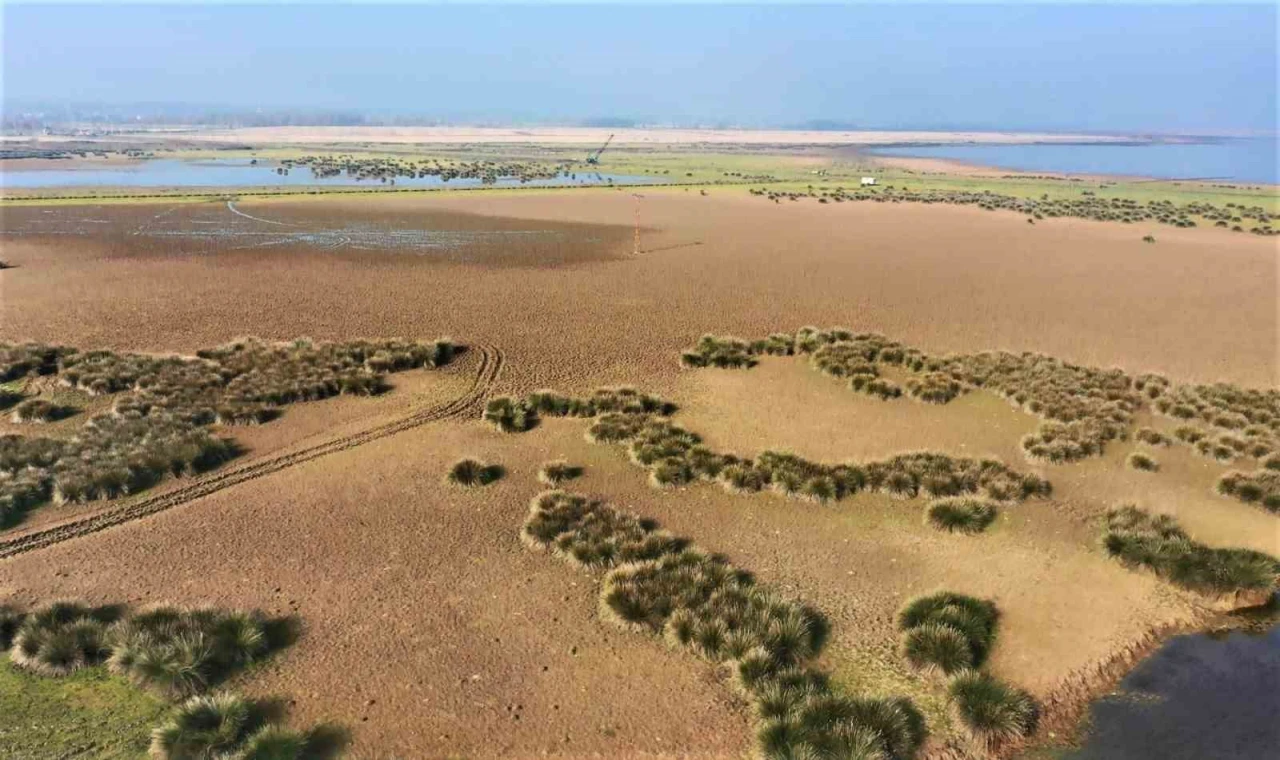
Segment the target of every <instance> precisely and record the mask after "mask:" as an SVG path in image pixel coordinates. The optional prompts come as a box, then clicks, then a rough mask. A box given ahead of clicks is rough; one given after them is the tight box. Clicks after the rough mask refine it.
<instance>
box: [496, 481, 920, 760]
mask: <svg viewBox="0 0 1280 760" xmlns="http://www.w3.org/2000/svg"><path fill="white" fill-rule="evenodd" d="M521 540H522V541H523V542H524V543H525V544H526V545H527V546H529V547H530V548H532V549H536V550H539V551H549V552H551V553H553V554H555V555H557V556H559V557H561V558H563V559H565V560H568V561H570V562H572V563H573V564H574V565H576V566H578V567H580V568H582V569H585V570H589V571H603V572H604V573H605V575H604V577H603V581H602V583H601V587H600V598H599V603H600V613H601V617H602V618H603V619H606V620H609V621H611V622H613V623H614V624H616V625H618V626H620V627H622V628H624V629H627V630H632V631H636V632H643V633H648V634H651V635H654V636H661V637H662V638H663V639H664V640H665V641H666V642H667V644H668V645H669V646H672V647H674V648H678V649H684V650H686V651H690V652H692V653H694V654H696V655H699V656H701V657H702V658H704V659H706V660H708V661H710V662H713V663H718V664H723V665H724V666H726V670H728V672H729V674H730V679H731V681H732V682H733V684H734V685H735V687H736V688H737V689H738V690H739V691H740V693H742V695H743V696H745V697H747V698H748V699H749V700H750V702H751V704H752V710H753V713H754V717H755V720H756V742H757V745H758V752H759V756H760V757H762V758H768V759H769V760H774V759H775V758H776V759H777V760H792V759H794V758H809V757H849V758H852V757H866V758H884V759H885V760H908V758H911V757H914V756H915V754H916V751H917V750H918V749H919V747H920V745H921V744H922V743H923V741H924V738H925V734H926V729H925V725H924V718H923V716H922V715H921V714H920V712H919V711H918V710H917V709H916V707H915V706H914V705H913V704H912V702H911V701H910V700H908V699H906V698H903V697H865V696H851V695H847V694H844V693H841V692H840V691H838V690H836V689H833V688H832V686H831V685H830V682H829V679H828V677H827V676H826V674H824V673H822V672H820V671H818V670H817V669H816V668H814V667H813V660H814V659H815V658H816V657H817V656H818V654H819V653H820V651H821V649H822V646H823V644H824V643H825V641H826V637H827V623H826V621H825V619H824V618H823V617H822V616H821V615H820V614H819V613H818V612H817V611H815V610H813V609H812V608H810V607H808V606H807V605H805V604H803V603H801V602H798V601H795V600H792V599H789V598H787V597H786V596H784V595H782V594H781V593H779V592H778V591H777V590H775V589H771V588H768V587H767V586H764V585H761V584H756V583H755V581H754V580H753V578H752V577H751V575H750V574H749V573H747V572H745V571H743V570H740V569H738V568H736V567H734V566H733V565H732V564H730V563H729V562H728V561H727V560H725V559H724V558H723V557H719V556H716V555H712V554H708V553H706V552H704V551H702V550H700V549H698V548H695V547H693V546H691V545H690V543H689V542H688V541H687V540H685V539H681V538H677V537H674V536H672V535H670V534H668V533H666V532H665V531H661V530H659V529H658V527H657V525H656V524H654V523H653V522H652V521H650V520H644V519H641V518H639V517H638V516H636V515H633V514H631V513H628V512H624V511H621V510H617V509H614V508H613V507H610V506H609V505H607V504H605V503H603V502H600V501H594V500H590V499H588V498H586V497H584V496H580V495H578V494H571V493H566V492H564V491H547V492H545V493H543V494H540V495H539V496H537V497H535V499H534V500H533V502H532V504H531V505H530V514H529V517H528V519H527V520H526V522H525V525H524V528H523V529H522V531H521Z"/></svg>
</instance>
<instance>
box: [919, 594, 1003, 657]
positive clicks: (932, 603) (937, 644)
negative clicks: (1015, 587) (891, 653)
mask: <svg viewBox="0 0 1280 760" xmlns="http://www.w3.org/2000/svg"><path fill="white" fill-rule="evenodd" d="M996 618H997V614H996V606H995V604H994V603H992V602H989V601H985V600H982V599H977V598H974V597H972V596H965V595H964V594H955V593H951V592H949V591H940V592H938V593H936V594H930V595H928V596H922V597H917V598H915V599H913V600H911V601H910V602H908V603H907V604H906V606H905V607H903V608H902V610H901V611H899V612H898V630H899V631H901V632H902V652H903V655H904V656H905V657H906V658H907V661H908V662H910V663H911V665H912V667H915V668H918V669H920V670H923V671H925V672H932V671H940V672H942V673H945V674H947V675H951V674H952V673H956V672H958V671H961V670H965V669H968V668H976V667H978V666H980V665H981V664H982V662H983V660H985V659H986V657H987V654H988V653H989V652H990V651H991V648H992V647H993V646H994V645H995V640H996Z"/></svg>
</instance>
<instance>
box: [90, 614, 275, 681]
mask: <svg viewBox="0 0 1280 760" xmlns="http://www.w3.org/2000/svg"><path fill="white" fill-rule="evenodd" d="M107 641H108V643H109V645H110V647H111V656H110V659H109V660H108V661H107V666H108V668H109V669H110V670H111V672H113V673H115V674H117V675H122V676H124V677H126V678H128V679H129V680H131V681H133V682H134V683H136V684H138V685H140V686H145V687H149V688H152V689H154V690H156V691H158V692H160V693H162V694H165V695H167V696H170V697H184V696H187V695H190V694H197V693H200V692H203V691H204V690H205V689H207V688H209V687H210V686H211V685H214V684H217V683H219V682H221V681H222V680H224V679H225V678H226V677H227V676H229V675H230V674H232V673H234V672H236V671H238V670H241V669H243V668H245V667H247V666H248V665H250V664H251V663H253V662H255V661H256V660H258V659H260V658H261V657H262V656H263V655H265V654H266V653H267V652H268V649H269V639H268V636H267V623H266V620H265V619H264V618H262V617H261V616H260V615H256V614H252V613H246V612H227V611H222V610H215V609H209V608H202V609H186V608H182V607H174V606H169V605H161V606H156V607H152V608H151V609H148V610H145V611H143V612H139V613H137V614H134V615H132V616H130V617H128V618H125V619H124V620H122V621H120V622H118V623H116V624H115V625H114V626H112V628H111V629H110V630H109V631H108V636H107Z"/></svg>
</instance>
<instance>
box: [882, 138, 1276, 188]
mask: <svg viewBox="0 0 1280 760" xmlns="http://www.w3.org/2000/svg"><path fill="white" fill-rule="evenodd" d="M1276 144H1277V140H1276V138H1248V139H1224V140H1215V141H1213V142H1199V143H1188V144H1163V143H1162V144H1154V145H937V146H920V147H900V148H877V149H875V150H872V151H871V153H872V154H873V155H881V156H912V157H916V158H947V159H952V160H955V161H963V162H965V163H970V164H977V165H980V166H994V167H998V168H1001V169H1014V170H1018V171H1033V172H1035V171H1041V172H1062V173H1068V174H1116V175H1124V176H1133V177H1159V178H1162V179H1216V180H1229V181H1233V182H1258V183H1265V184H1271V185H1274V184H1280V165H1277V154H1276Z"/></svg>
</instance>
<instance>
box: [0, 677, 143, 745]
mask: <svg viewBox="0 0 1280 760" xmlns="http://www.w3.org/2000/svg"><path fill="white" fill-rule="evenodd" d="M167 710H168V705H167V704H166V703H165V702H164V701H163V700H162V699H160V698H158V697H157V696H154V695H152V694H150V693H147V692H146V691H143V690H141V689H138V688H135V687H134V686H132V685H130V684H129V682H128V681H126V680H125V679H123V678H117V677H113V676H111V675H110V674H109V673H108V672H107V669H106V667H105V666H101V665H99V666H95V667H91V668H83V669H81V670H78V671H76V672H74V673H71V674H69V675H67V676H63V677H61V678H46V677H44V676H39V675H36V674H34V673H29V672H26V671H23V670H20V669H19V668H17V667H14V666H13V665H12V664H11V663H10V662H9V658H8V655H5V654H0V716H3V721H0V757H5V758H10V759H11V760H46V759H47V758H49V757H93V758H99V759H101V760H140V759H141V758H143V757H145V755H146V751H147V746H148V743H149V741H150V732H151V727H152V726H154V725H156V724H157V723H159V722H161V720H163V718H164V715H165V713H166V712H167Z"/></svg>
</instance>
